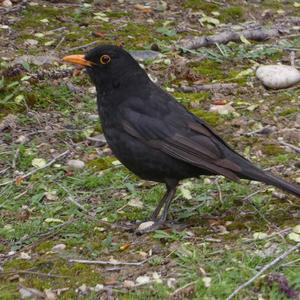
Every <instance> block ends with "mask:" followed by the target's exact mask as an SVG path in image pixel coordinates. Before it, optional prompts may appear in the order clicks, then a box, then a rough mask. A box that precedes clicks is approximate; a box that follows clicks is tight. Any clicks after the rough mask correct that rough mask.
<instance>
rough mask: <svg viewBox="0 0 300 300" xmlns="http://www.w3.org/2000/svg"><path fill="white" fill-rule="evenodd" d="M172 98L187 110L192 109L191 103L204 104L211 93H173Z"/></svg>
mask: <svg viewBox="0 0 300 300" xmlns="http://www.w3.org/2000/svg"><path fill="white" fill-rule="evenodd" d="M173 96H174V97H175V98H176V100H177V101H178V102H180V103H182V104H183V105H185V106H186V107H188V108H191V107H192V105H191V104H192V103H194V104H195V103H197V104H199V103H200V102H204V101H206V100H209V99H210V98H211V92H198V93H181V92H175V93H173Z"/></svg>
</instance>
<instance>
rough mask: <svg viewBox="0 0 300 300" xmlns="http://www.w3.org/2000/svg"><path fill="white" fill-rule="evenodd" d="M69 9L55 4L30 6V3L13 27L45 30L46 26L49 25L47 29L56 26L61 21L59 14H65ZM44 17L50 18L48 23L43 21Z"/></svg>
mask: <svg viewBox="0 0 300 300" xmlns="http://www.w3.org/2000/svg"><path fill="white" fill-rule="evenodd" d="M67 11H69V10H68V8H65V7H64V8H58V7H56V6H55V5H51V6H45V5H37V6H30V5H28V6H27V7H26V9H25V10H24V11H23V13H22V14H23V16H22V18H21V19H20V20H19V21H17V22H16V23H15V24H14V25H13V27H14V29H17V30H24V29H27V28H28V29H29V28H35V29H38V30H43V29H44V27H45V28H46V27H47V30H49V29H51V28H52V27H53V28H54V27H55V26H56V25H57V23H59V21H58V20H57V18H56V17H57V16H58V15H59V16H63V15H64V14H65V13H66V12H67ZM42 19H48V20H49V22H48V23H43V22H41V20H42Z"/></svg>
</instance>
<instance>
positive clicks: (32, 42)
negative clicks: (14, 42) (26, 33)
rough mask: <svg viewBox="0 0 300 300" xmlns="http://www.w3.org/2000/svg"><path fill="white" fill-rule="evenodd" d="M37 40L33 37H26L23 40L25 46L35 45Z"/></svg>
mask: <svg viewBox="0 0 300 300" xmlns="http://www.w3.org/2000/svg"><path fill="white" fill-rule="evenodd" d="M38 43H39V42H38V41H37V40H33V39H27V40H25V42H24V45H25V46H36V45H37V44H38Z"/></svg>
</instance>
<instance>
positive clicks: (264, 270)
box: [226, 243, 300, 300]
mask: <svg viewBox="0 0 300 300" xmlns="http://www.w3.org/2000/svg"><path fill="white" fill-rule="evenodd" d="M299 248H300V243H298V244H297V245H295V246H293V247H291V248H289V249H288V250H287V251H285V252H283V253H282V254H281V255H279V256H278V257H276V258H275V259H274V260H272V261H271V262H270V263H268V264H267V265H265V266H264V267H263V268H262V269H261V270H260V271H259V272H257V273H256V274H255V275H254V276H253V277H252V278H250V279H249V280H248V281H246V282H245V283H243V284H242V285H240V286H239V287H238V288H237V289H235V290H234V291H233V293H232V294H231V295H230V296H229V297H227V298H226V300H231V299H233V297H234V296H235V295H237V294H238V293H239V292H240V291H241V290H242V289H243V288H245V287H247V286H249V285H250V284H251V283H252V282H253V281H255V280H256V279H257V278H258V277H259V276H261V275H262V274H263V273H264V272H266V271H267V270H269V269H270V268H271V267H273V266H274V265H276V264H277V263H279V262H280V261H281V260H283V259H284V258H286V257H287V256H288V255H289V254H291V253H292V252H294V251H296V250H298V249H299Z"/></svg>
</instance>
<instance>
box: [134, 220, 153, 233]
mask: <svg viewBox="0 0 300 300" xmlns="http://www.w3.org/2000/svg"><path fill="white" fill-rule="evenodd" d="M153 224H154V222H153V221H147V222H144V223H141V224H140V226H139V227H138V231H144V230H146V229H147V228H149V227H151V226H152V225H153Z"/></svg>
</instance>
